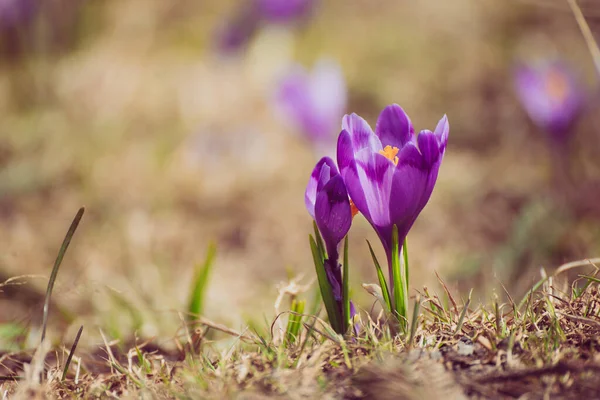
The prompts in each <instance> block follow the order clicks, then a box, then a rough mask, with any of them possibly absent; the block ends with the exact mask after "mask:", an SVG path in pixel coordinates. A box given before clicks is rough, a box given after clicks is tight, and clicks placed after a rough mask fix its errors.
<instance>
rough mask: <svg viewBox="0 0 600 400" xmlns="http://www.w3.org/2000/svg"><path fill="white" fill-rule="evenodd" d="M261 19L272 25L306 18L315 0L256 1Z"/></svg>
mask: <svg viewBox="0 0 600 400" xmlns="http://www.w3.org/2000/svg"><path fill="white" fill-rule="evenodd" d="M256 4H257V8H258V10H259V11H260V13H261V15H262V16H263V18H265V19H266V20H267V21H269V22H273V23H287V22H290V21H293V20H298V19H302V18H304V17H306V16H307V15H308V14H309V13H310V11H311V10H312V8H313V6H314V4H315V0H256Z"/></svg>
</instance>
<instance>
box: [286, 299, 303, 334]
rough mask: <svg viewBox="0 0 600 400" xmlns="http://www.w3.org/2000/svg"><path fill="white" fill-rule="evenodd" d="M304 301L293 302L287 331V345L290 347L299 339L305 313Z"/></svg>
mask: <svg viewBox="0 0 600 400" xmlns="http://www.w3.org/2000/svg"><path fill="white" fill-rule="evenodd" d="M305 305H306V302H305V301H304V300H296V299H294V300H292V310H291V311H292V312H291V313H290V317H289V319H288V324H287V327H286V330H285V343H286V344H287V345H288V346H289V345H291V344H294V343H295V342H296V340H297V339H298V334H299V333H300V327H301V326H302V314H303V313H304V306H305Z"/></svg>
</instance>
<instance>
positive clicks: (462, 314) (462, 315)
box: [454, 289, 473, 335]
mask: <svg viewBox="0 0 600 400" xmlns="http://www.w3.org/2000/svg"><path fill="white" fill-rule="evenodd" d="M472 294H473V289H471V291H470V292H469V298H468V299H467V302H466V303H465V306H464V307H463V309H462V311H461V312H460V316H459V317H458V323H457V324H456V330H455V331H454V334H455V335H456V334H457V333H458V332H460V330H461V329H462V325H463V322H464V320H465V316H466V315H467V311H468V310H469V304H471V295H472Z"/></svg>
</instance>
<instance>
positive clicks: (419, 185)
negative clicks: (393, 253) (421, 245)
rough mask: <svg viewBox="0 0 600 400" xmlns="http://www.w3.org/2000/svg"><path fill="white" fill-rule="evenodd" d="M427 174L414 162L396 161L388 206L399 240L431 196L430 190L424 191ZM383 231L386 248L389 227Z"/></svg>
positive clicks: (390, 238) (402, 238) (425, 189)
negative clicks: (396, 165)
mask: <svg viewBox="0 0 600 400" xmlns="http://www.w3.org/2000/svg"><path fill="white" fill-rule="evenodd" d="M429 175H430V171H429V170H428V169H423V168H419V167H416V166H415V165H414V164H406V163H398V167H397V168H396V171H395V173H394V178H393V183H392V189H391V196H392V201H391V202H390V204H389V207H390V216H391V220H392V221H393V224H395V225H396V226H397V227H398V237H399V239H400V241H403V240H404V237H405V236H406V234H407V233H408V231H409V230H410V228H411V227H412V225H413V223H414V222H415V220H416V219H417V216H418V215H419V213H420V212H421V210H422V209H423V208H424V207H425V204H426V203H427V201H428V200H429V197H430V196H431V192H429V194H427V193H426V192H427V189H428V183H429ZM436 176H437V175H436ZM431 189H433V187H431ZM385 233H386V236H385V238H382V239H384V240H385V242H386V243H387V245H388V246H389V247H388V249H391V245H392V243H391V240H392V235H391V229H389V232H385Z"/></svg>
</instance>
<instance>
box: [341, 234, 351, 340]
mask: <svg viewBox="0 0 600 400" xmlns="http://www.w3.org/2000/svg"><path fill="white" fill-rule="evenodd" d="M349 268H350V262H349V261H348V235H346V238H345V239H344V265H343V274H344V275H343V276H342V301H343V306H344V318H343V320H342V330H343V331H344V332H347V331H348V326H349V325H350V326H351V325H352V321H350V275H349V273H348V270H349Z"/></svg>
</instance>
